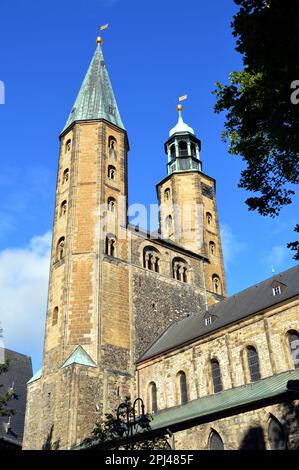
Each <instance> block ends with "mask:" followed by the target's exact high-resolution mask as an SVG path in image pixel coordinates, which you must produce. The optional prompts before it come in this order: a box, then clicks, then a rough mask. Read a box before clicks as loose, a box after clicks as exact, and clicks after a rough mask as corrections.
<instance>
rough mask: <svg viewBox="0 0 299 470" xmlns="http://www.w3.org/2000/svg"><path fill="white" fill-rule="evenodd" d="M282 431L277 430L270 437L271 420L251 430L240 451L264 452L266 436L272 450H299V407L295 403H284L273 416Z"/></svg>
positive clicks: (246, 435) (245, 437)
mask: <svg viewBox="0 0 299 470" xmlns="http://www.w3.org/2000/svg"><path fill="white" fill-rule="evenodd" d="M272 419H274V420H275V421H277V422H278V423H279V425H280V426H281V429H279V427H278V428H276V429H274V430H273V431H272V433H271V436H269V424H270V420H269V421H268V422H267V423H265V424H264V427H262V426H255V427H252V428H249V430H248V431H247V433H246V434H245V436H244V438H243V440H242V442H241V445H240V450H264V449H266V443H265V435H267V437H268V439H269V446H270V448H271V450H283V449H289V450H299V405H296V404H295V403H294V402H289V403H283V404H282V405H281V410H280V412H279V413H278V414H277V416H276V415H274V414H273V415H272Z"/></svg>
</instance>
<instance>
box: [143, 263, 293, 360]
mask: <svg viewBox="0 0 299 470" xmlns="http://www.w3.org/2000/svg"><path fill="white" fill-rule="evenodd" d="M274 281H278V282H280V283H282V284H284V285H285V286H286V287H285V288H283V289H282V293H281V294H280V295H277V296H273V290H272V284H273V282H274ZM296 295H299V265H297V266H295V267H293V268H291V269H288V270H287V271H284V272H282V273H280V274H276V275H274V276H272V277H271V278H269V279H266V280H265V281H263V282H260V283H259V284H257V285H254V286H252V287H249V288H248V289H245V290H243V291H241V292H239V293H238V294H235V295H233V296H231V297H228V298H226V299H224V300H222V301H220V302H218V303H217V304H214V305H213V306H211V307H210V308H209V312H205V311H202V312H201V313H199V314H198V313H197V314H191V315H190V316H188V317H186V318H184V319H183V320H179V321H177V322H175V323H173V324H172V325H170V327H169V328H168V329H167V330H166V331H165V332H164V333H163V334H162V335H161V336H160V337H159V338H158V339H157V340H156V341H155V342H154V343H153V344H152V345H151V346H150V348H149V349H148V350H147V351H146V352H145V354H144V355H143V356H142V357H141V358H140V359H139V360H138V362H142V361H144V360H146V359H149V358H151V357H154V356H156V355H159V354H161V353H163V352H165V351H168V350H172V349H175V348H177V347H179V346H181V345H183V344H185V343H189V342H192V341H195V340H197V339H198V338H201V337H203V336H206V335H208V334H210V333H213V332H214V331H216V330H219V329H221V328H222V327H225V326H227V325H229V324H231V323H237V322H239V321H240V320H243V319H244V318H246V317H248V316H250V315H253V314H255V313H258V312H261V311H263V310H265V309H267V308H269V307H272V306H274V305H277V304H279V303H281V302H284V301H285V300H288V299H291V298H292V297H294V296H296ZM210 315H211V316H212V319H213V322H212V324H211V325H208V326H206V325H205V318H206V317H207V316H210Z"/></svg>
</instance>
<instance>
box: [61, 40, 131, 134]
mask: <svg viewBox="0 0 299 470" xmlns="http://www.w3.org/2000/svg"><path fill="white" fill-rule="evenodd" d="M94 119H105V120H106V121H108V122H111V123H112V124H114V125H116V126H117V127H120V128H121V129H125V127H124V125H123V122H122V120H121V117H120V114H119V111H118V107H117V103H116V100H115V97H114V93H113V89H112V85H111V82H110V78H109V75H108V71H107V68H106V64H105V61H104V56H103V52H102V48H101V46H100V44H99V45H98V46H97V48H96V51H95V53H94V56H93V59H92V61H91V64H90V66H89V69H88V72H87V74H86V76H85V78H84V81H83V83H82V86H81V89H80V91H79V94H78V96H77V99H76V101H75V104H74V106H73V109H72V110H71V113H70V115H69V118H68V120H67V123H66V125H65V127H64V129H63V131H62V132H64V131H65V130H66V129H67V128H68V127H69V126H71V125H72V124H73V123H74V122H75V121H89V120H94Z"/></svg>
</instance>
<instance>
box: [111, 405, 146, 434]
mask: <svg viewBox="0 0 299 470" xmlns="http://www.w3.org/2000/svg"><path fill="white" fill-rule="evenodd" d="M138 402H140V403H141V414H140V415H139V416H136V404H137V403H138ZM123 408H125V410H126V421H125V423H123V422H121V420H120V413H121V409H123ZM132 415H133V416H132ZM146 423H148V418H147V417H146V414H145V406H144V402H143V400H142V398H140V397H138V398H136V400H135V401H134V402H133V405H131V404H130V403H127V402H124V403H121V404H120V405H119V406H118V408H117V410H116V426H115V430H116V432H117V434H118V435H119V436H121V437H122V436H123V435H124V434H125V436H126V438H127V439H130V438H132V437H133V435H134V432H136V431H137V429H138V426H140V427H141V428H142V425H146Z"/></svg>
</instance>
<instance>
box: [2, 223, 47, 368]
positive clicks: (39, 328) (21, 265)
mask: <svg viewBox="0 0 299 470" xmlns="http://www.w3.org/2000/svg"><path fill="white" fill-rule="evenodd" d="M50 250H51V232H47V233H45V234H44V235H42V236H36V237H34V238H32V239H31V240H30V243H29V244H28V246H27V247H25V248H8V249H5V250H3V251H1V252H0V299H1V301H0V322H1V326H2V328H3V336H4V343H5V347H6V348H8V349H14V350H16V351H18V352H21V353H24V354H27V355H31V356H34V358H35V359H36V358H37V357H40V356H41V354H42V345H43V338H44V323H45V313H46V305H47V291H48V277H49V262H50Z"/></svg>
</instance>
